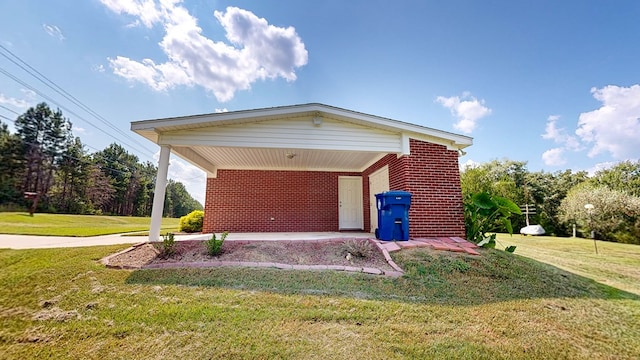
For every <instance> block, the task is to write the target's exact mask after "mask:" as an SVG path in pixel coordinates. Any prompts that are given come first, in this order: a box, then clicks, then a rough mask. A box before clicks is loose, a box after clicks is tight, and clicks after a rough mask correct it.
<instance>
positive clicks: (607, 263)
mask: <svg viewBox="0 0 640 360" xmlns="http://www.w3.org/2000/svg"><path fill="white" fill-rule="evenodd" d="M498 241H499V244H498V245H502V248H504V246H508V245H516V246H517V249H516V254H520V255H523V256H526V257H529V258H532V259H535V260H538V261H542V262H545V263H548V264H552V265H554V266H557V267H559V268H561V269H565V270H567V271H570V272H572V273H575V274H578V275H582V276H585V277H588V278H591V279H594V280H596V281H598V282H601V283H603V284H607V285H611V286H613V287H616V288H618V289H622V290H626V291H629V292H632V293H635V294H638V295H640V246H639V245H631V244H618V243H613V242H607V241H597V247H598V254H596V253H595V247H594V244H593V240H590V239H582V238H559V237H552V236H522V235H519V234H518V235H513V236H512V237H511V236H509V235H508V234H498Z"/></svg>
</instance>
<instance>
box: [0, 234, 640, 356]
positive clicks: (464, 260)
mask: <svg viewBox="0 0 640 360" xmlns="http://www.w3.org/2000/svg"><path fill="white" fill-rule="evenodd" d="M122 248H123V247H122V246H109V247H104V246H102V247H88V248H69V249H39V250H0V269H2V271H1V272H0V284H1V286H0V319H1V323H2V327H0V353H1V354H3V358H7V359H23V358H69V359H76V358H79V359H83V358H84V359H103V358H109V359H113V358H115V359H119V358H122V359H129V358H137V359H156V358H184V359H209V358H225V359H226V358H231V359H234V358H236V359H245V358H259V359H271V358H304V359H400V358H421V359H423V358H443V359H449V358H468V359H517V358H523V359H561V358H562V359H567V358H568V359H582V358H589V359H605V358H617V359H634V358H637V355H638V354H640V342H639V341H638V340H637V339H638V338H640V298H639V297H638V296H636V295H634V294H630V293H626V292H623V291H619V290H616V289H614V288H612V287H609V286H606V285H602V284H599V283H596V282H595V281H593V280H591V279H587V278H586V277H582V276H577V275H574V274H571V273H568V272H566V271H564V270H560V269H558V268H555V267H552V266H549V265H546V264H542V263H539V262H537V261H534V260H531V259H528V258H526V257H522V256H519V255H511V254H507V253H504V252H502V251H496V250H482V253H483V255H482V256H481V257H472V256H463V255H459V254H454V253H446V252H438V253H434V252H430V251H427V250H423V249H412V250H406V249H405V250H402V251H401V252H399V253H395V254H394V257H395V260H396V261H397V262H398V263H399V264H400V265H401V266H402V267H404V268H405V269H406V270H407V274H406V275H405V276H404V277H402V278H397V279H391V278H385V277H381V276H373V275H364V274H353V273H342V272H327V271H323V272H320V271H318V272H302V271H286V270H275V269H242V268H225V269H209V270H202V269H200V270H198V269H189V270H144V271H124V270H111V269H106V268H104V267H103V266H101V265H100V264H99V263H98V262H97V260H98V259H100V258H101V257H103V256H105V255H108V254H110V253H113V252H115V251H117V250H119V249H122Z"/></svg>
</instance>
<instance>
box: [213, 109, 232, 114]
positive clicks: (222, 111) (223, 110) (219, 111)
mask: <svg viewBox="0 0 640 360" xmlns="http://www.w3.org/2000/svg"><path fill="white" fill-rule="evenodd" d="M228 111H229V110H227V108H222V109H218V108H216V110H215V112H216V113H226V112H228Z"/></svg>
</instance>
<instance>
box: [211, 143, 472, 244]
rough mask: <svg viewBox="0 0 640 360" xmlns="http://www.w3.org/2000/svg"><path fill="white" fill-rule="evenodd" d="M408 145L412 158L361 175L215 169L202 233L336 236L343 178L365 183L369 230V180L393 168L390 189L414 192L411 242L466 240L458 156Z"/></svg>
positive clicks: (391, 158)
mask: <svg viewBox="0 0 640 360" xmlns="http://www.w3.org/2000/svg"><path fill="white" fill-rule="evenodd" d="M410 145H411V155H409V156H402V157H400V158H398V156H397V155H396V154H389V155H386V156H385V157H383V158H382V159H380V160H379V161H377V162H376V163H375V164H373V165H372V166H370V167H369V168H367V169H366V170H365V171H363V172H362V173H361V174H360V173H338V172H319V171H318V172H316V171H308V172H307V171H260V170H218V177H217V178H209V179H207V190H206V191H207V193H206V201H205V219H204V225H203V231H204V232H208V233H210V232H214V231H215V232H221V231H231V232H274V231H289V232H298V231H300V232H304V231H337V230H338V177H339V176H362V184H363V189H362V190H363V191H362V196H363V207H364V209H363V218H364V229H365V231H370V214H369V175H370V174H371V173H373V172H374V171H376V170H378V169H380V168H381V167H383V166H385V165H388V166H389V187H390V190H404V191H409V192H411V193H412V200H411V202H412V204H411V208H410V210H409V226H410V235H411V237H429V236H460V237H464V236H465V230H464V217H463V216H464V215H463V211H462V195H461V191H460V172H459V169H458V153H457V152H456V151H454V150H447V148H446V147H445V146H442V145H436V144H432V143H426V142H422V141H418V140H414V139H411V140H410ZM271 218H273V219H274V220H271Z"/></svg>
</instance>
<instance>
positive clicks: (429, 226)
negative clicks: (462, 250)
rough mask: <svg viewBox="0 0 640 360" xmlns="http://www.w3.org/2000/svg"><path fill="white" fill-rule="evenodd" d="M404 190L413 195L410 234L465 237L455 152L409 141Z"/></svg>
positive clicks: (433, 145)
mask: <svg viewBox="0 0 640 360" xmlns="http://www.w3.org/2000/svg"><path fill="white" fill-rule="evenodd" d="M410 141H411V142H410V145H411V156H408V157H406V166H407V172H408V173H409V174H410V176H408V178H407V187H406V189H405V190H406V191H409V192H410V193H412V197H411V208H410V210H409V226H410V229H409V232H410V235H411V236H412V237H419V236H460V237H465V227H464V213H463V209H462V192H461V189H460V169H459V168H458V152H457V151H455V150H447V148H446V147H445V146H442V145H436V144H432V143H426V142H422V141H418V140H414V139H411V140H410Z"/></svg>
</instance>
